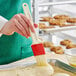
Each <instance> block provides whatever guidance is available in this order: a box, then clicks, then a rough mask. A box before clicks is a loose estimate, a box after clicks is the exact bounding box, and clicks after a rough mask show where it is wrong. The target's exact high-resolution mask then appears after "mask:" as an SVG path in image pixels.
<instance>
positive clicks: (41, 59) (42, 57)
mask: <svg viewBox="0 0 76 76" xmlns="http://www.w3.org/2000/svg"><path fill="white" fill-rule="evenodd" d="M35 57H36V61H37V65H40V66H46V65H48V62H47V59H46V57H45V55H39V56H35Z"/></svg>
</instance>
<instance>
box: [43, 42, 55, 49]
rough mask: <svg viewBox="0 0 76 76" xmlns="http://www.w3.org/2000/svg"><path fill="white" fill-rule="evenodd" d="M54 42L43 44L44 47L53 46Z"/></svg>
mask: <svg viewBox="0 0 76 76" xmlns="http://www.w3.org/2000/svg"><path fill="white" fill-rule="evenodd" d="M53 45H54V44H53V43H52V42H43V46H44V47H48V48H51V47H53Z"/></svg>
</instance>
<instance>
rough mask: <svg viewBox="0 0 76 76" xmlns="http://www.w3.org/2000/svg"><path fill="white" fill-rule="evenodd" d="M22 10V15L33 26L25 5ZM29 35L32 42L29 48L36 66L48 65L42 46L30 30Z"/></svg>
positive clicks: (25, 4)
mask: <svg viewBox="0 0 76 76" xmlns="http://www.w3.org/2000/svg"><path fill="white" fill-rule="evenodd" d="M23 10H24V13H25V15H26V17H27V18H28V19H30V22H31V24H32V25H34V23H33V20H32V16H31V14H30V11H29V7H28V4H27V3H24V4H23ZM33 28H34V26H33ZM29 30H30V29H29ZM34 30H35V28H34ZM30 34H31V37H32V40H33V44H32V46H31V47H32V50H33V54H34V56H35V58H36V62H37V64H38V65H40V66H46V65H48V62H47V59H46V56H45V50H44V47H43V44H42V43H40V41H39V40H38V37H37V35H36V32H35V33H33V32H31V30H30Z"/></svg>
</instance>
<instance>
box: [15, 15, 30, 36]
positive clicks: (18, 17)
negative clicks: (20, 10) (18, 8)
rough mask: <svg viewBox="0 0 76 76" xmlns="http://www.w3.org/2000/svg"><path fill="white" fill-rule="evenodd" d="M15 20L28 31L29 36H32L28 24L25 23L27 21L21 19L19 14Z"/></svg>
mask: <svg viewBox="0 0 76 76" xmlns="http://www.w3.org/2000/svg"><path fill="white" fill-rule="evenodd" d="M15 18H16V20H18V22H19V23H20V24H21V25H22V27H23V28H24V30H26V32H27V34H28V36H30V32H29V27H28V26H27V24H26V23H25V21H24V20H23V19H22V18H21V17H20V15H19V14H18V15H16V16H15Z"/></svg>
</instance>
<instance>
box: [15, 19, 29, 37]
mask: <svg viewBox="0 0 76 76" xmlns="http://www.w3.org/2000/svg"><path fill="white" fill-rule="evenodd" d="M14 20H15V27H16V28H15V31H16V32H17V33H19V34H21V35H24V36H25V37H26V38H28V35H27V33H26V31H25V30H24V28H23V27H22V25H21V24H20V23H19V22H18V21H17V20H16V19H14Z"/></svg>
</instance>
